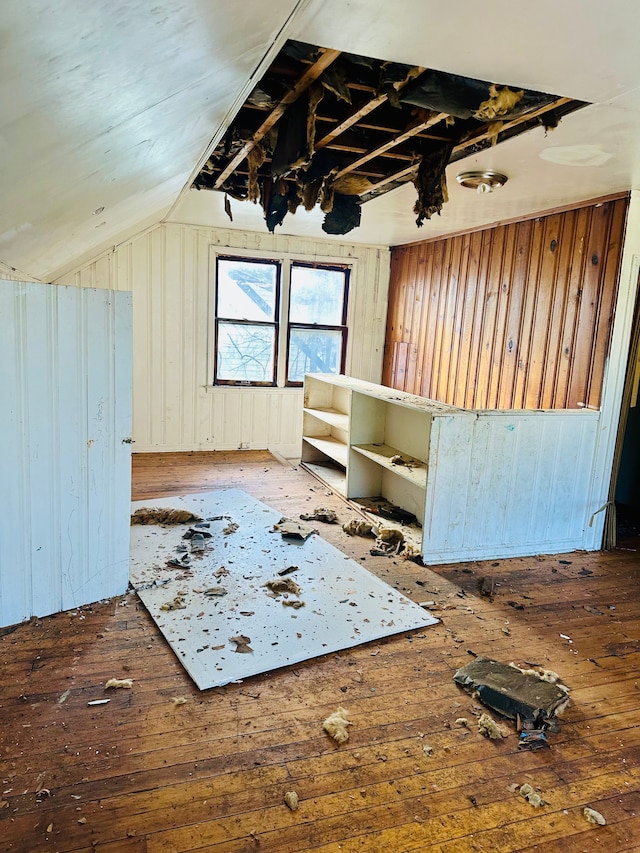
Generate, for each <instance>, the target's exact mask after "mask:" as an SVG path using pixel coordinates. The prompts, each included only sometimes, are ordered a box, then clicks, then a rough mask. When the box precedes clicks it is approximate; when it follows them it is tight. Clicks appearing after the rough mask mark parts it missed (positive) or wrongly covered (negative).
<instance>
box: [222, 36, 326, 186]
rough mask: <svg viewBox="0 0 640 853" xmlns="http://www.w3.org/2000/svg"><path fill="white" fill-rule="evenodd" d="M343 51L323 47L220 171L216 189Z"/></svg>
mask: <svg viewBox="0 0 640 853" xmlns="http://www.w3.org/2000/svg"><path fill="white" fill-rule="evenodd" d="M340 53H341V51H339V50H329V49H325V48H322V49H321V54H320V56H319V57H318V59H317V60H316V61H315V62H314V63H313V65H310V66H309V68H307V70H306V71H305V72H304V74H303V75H302V77H300V79H299V80H298V82H297V83H296V84H295V86H294V87H293V88H292V89H291V90H290V91H289V92H287V94H286V95H285V96H284V98H282V100H281V101H280V102H279V103H278V105H277V106H276V107H275V108H274V109H273V110H272V111H271V112H270V113H269V115H268V116H267V118H266V119H265V120H264V121H263V122H262V124H261V125H260V127H259V128H258V129H257V130H256V132H255V133H254V134H253V136H252V137H251V139H250V140H249V141H248V142H246V143H245V144H244V145H243V146H242V148H241V149H240V151H238V153H237V154H236V156H235V157H233V158H232V159H231V160H230V161H229V163H227V165H226V166H225V168H224V169H223V170H222V172H220V174H219V175H218V178H217V179H216V182H215V185H214V189H216V190H218V189H220V187H221V186H222V185H223V184H224V182H225V181H226V180H227V178H228V177H229V176H230V175H232V174H233V172H234V171H235V169H236V167H237V166H239V165H240V163H242V161H243V160H244V159H245V158H246V156H247V154H248V153H249V152H250V151H252V150H253V149H254V148H255V146H256V145H257V144H258V143H259V142H260V141H261V140H262V139H264V137H265V136H266V135H267V133H268V132H269V131H270V130H271V128H272V127H273V126H274V125H275V124H276V122H277V121H278V120H279V119H280V118H282V116H283V115H284V113H285V112H286V109H287V107H289V106H290V105H291V104H293V103H295V101H297V100H298V98H299V97H300V95H302V94H303V93H304V92H306V90H307V89H308V88H309V86H311V84H312V83H314V82H315V81H316V80H317V79H318V77H320V76H321V74H322V73H323V72H324V71H325V70H326V69H327V68H328V67H329V66H330V65H331V63H332V62H335V60H336V59H337V58H338V57H339V56H340Z"/></svg>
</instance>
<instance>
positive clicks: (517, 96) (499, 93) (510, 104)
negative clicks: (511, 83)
mask: <svg viewBox="0 0 640 853" xmlns="http://www.w3.org/2000/svg"><path fill="white" fill-rule="evenodd" d="M523 97H524V91H520V92H514V91H513V90H512V89H510V88H509V87H508V86H501V87H498V86H496V84H495V83H492V84H491V85H490V86H489V97H488V98H487V100H486V101H483V102H482V103H481V104H480V106H479V107H478V109H477V110H476V112H475V113H474V114H473V117H474V118H476V119H478V121H493V120H494V119H495V118H498V116H503V115H506V113H509V112H511V110H512V109H513V108H514V107H515V106H516V105H517V104H519V103H520V101H521V100H522V98H523Z"/></svg>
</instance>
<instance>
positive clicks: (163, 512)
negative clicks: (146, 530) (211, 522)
mask: <svg viewBox="0 0 640 853" xmlns="http://www.w3.org/2000/svg"><path fill="white" fill-rule="evenodd" d="M192 521H202V516H201V515H196V513H194V512H191V511H190V510H188V509H170V508H169V507H166V508H165V507H140V509H137V510H136V511H135V512H134V513H133V514H132V516H131V524H189V523H190V522H192Z"/></svg>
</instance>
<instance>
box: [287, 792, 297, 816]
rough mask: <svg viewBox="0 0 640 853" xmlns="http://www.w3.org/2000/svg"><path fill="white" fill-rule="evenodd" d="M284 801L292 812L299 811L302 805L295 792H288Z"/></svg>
mask: <svg viewBox="0 0 640 853" xmlns="http://www.w3.org/2000/svg"><path fill="white" fill-rule="evenodd" d="M284 801H285V803H286V804H287V806H288V807H289V808H290V809H291V811H292V812H295V811H297V810H298V806H299V805H300V798H299V797H298V795H297V794H296V792H295V791H287V793H286V794H285V795H284Z"/></svg>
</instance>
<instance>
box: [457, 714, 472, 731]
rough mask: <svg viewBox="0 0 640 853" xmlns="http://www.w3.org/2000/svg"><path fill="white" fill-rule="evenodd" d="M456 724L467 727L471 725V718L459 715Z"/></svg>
mask: <svg viewBox="0 0 640 853" xmlns="http://www.w3.org/2000/svg"><path fill="white" fill-rule="evenodd" d="M456 726H462V728H463V729H466V728H468V727H469V720H467V718H466V717H458V719H457V720H456Z"/></svg>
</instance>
